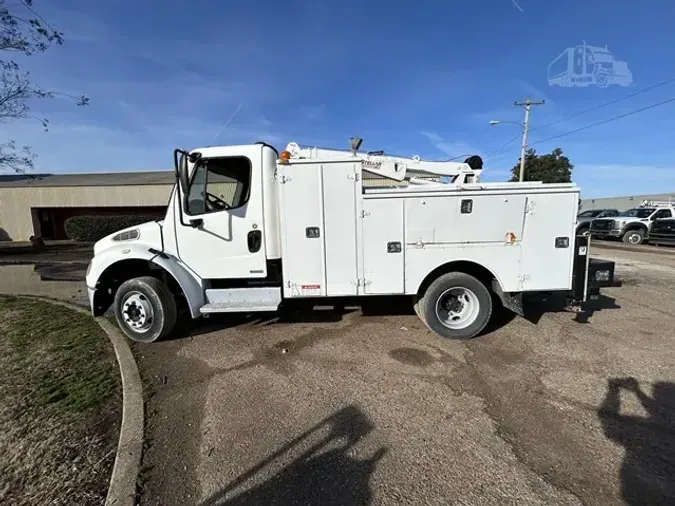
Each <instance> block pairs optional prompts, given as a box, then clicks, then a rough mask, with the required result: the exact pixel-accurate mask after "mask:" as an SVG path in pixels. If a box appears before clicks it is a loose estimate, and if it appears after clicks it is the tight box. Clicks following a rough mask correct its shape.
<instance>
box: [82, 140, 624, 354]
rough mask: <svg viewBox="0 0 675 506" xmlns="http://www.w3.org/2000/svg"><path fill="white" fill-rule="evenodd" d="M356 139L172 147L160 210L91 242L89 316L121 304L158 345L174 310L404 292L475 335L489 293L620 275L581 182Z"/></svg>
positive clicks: (582, 290)
mask: <svg viewBox="0 0 675 506" xmlns="http://www.w3.org/2000/svg"><path fill="white" fill-rule="evenodd" d="M361 142H362V141H361V140H360V139H351V140H350V149H349V150H334V149H321V148H315V147H301V146H299V145H298V144H296V143H290V144H288V146H287V147H286V149H285V150H284V151H282V152H281V153H279V152H278V151H277V150H276V149H275V148H273V147H272V146H270V145H268V144H265V143H256V144H253V145H245V146H217V147H206V148H200V149H195V150H191V151H183V150H176V151H175V152H174V162H175V169H176V185H175V186H174V188H173V190H172V194H171V198H170V201H169V205H168V207H167V212H166V216H165V218H164V220H161V221H157V222H150V223H145V224H143V225H140V226H136V227H131V228H129V229H125V230H122V231H120V232H118V233H116V234H112V235H111V236H109V237H106V238H104V239H102V240H101V241H99V242H98V243H97V244H96V245H95V248H94V253H95V255H94V258H93V259H92V261H91V264H90V266H89V269H88V271H87V286H88V290H89V298H90V302H91V307H92V311H93V313H94V314H95V315H100V314H102V313H104V312H105V311H106V310H107V309H108V308H109V307H110V306H112V308H113V310H114V312H115V315H116V318H117V320H118V322H119V324H120V327H121V328H122V330H123V331H124V332H125V333H126V334H127V336H129V337H130V338H131V339H133V340H136V341H141V342H152V341H155V340H157V339H160V338H162V337H164V336H166V335H168V334H169V333H170V332H171V331H172V329H173V327H174V325H175V323H176V320H177V318H178V316H179V314H180V313H188V314H189V315H190V316H191V317H192V318H199V317H202V316H207V315H209V314H211V313H223V312H225V313H227V312H264V311H276V310H277V309H278V308H279V307H280V305H281V304H282V302H283V301H289V300H292V299H309V300H313V299H322V300H326V299H331V300H332V299H341V298H344V297H368V296H372V295H408V296H410V297H411V300H412V302H413V303H414V305H415V308H416V311H417V313H418V315H419V316H420V318H421V319H422V320H423V321H424V322H425V323H426V324H427V326H428V327H429V328H430V329H431V330H433V331H434V332H436V333H437V334H439V335H440V336H441V337H445V338H457V339H465V338H470V337H474V336H475V335H477V334H478V333H480V332H481V331H482V329H483V328H484V327H485V325H486V324H487V322H488V320H489V318H490V315H491V313H492V300H493V298H492V295H493V294H494V295H496V298H497V299H498V300H500V301H501V302H502V304H504V305H505V306H506V307H509V308H511V309H513V310H515V311H517V312H522V303H521V302H520V297H521V295H522V293H524V292H533V291H552V290H560V291H566V292H569V293H570V294H571V295H572V298H573V299H574V300H576V301H582V300H586V299H587V298H588V297H590V296H592V295H594V294H597V289H598V287H599V286H600V285H603V284H611V283H612V281H613V265H609V264H606V263H605V264H602V265H600V264H596V263H593V262H591V261H590V260H589V257H588V247H587V242H585V243H583V245H581V246H580V245H579V244H577V242H578V241H577V239H576V238H575V219H576V210H577V208H578V197H579V188H578V187H577V186H576V185H573V184H555V185H548V184H542V183H531V182H527V183H482V182H481V181H480V175H481V172H482V160H480V158H479V157H470V158H469V159H467V160H466V161H465V162H461V163H460V162H430V161H424V160H421V159H420V158H419V157H411V158H404V157H394V156H389V155H385V154H384V153H382V152H370V153H363V152H361V151H359V147H360V145H361ZM441 180H443V181H445V182H441ZM585 240H586V241H587V239H585ZM578 246H579V247H578ZM552 266H555V267H553V268H552ZM593 266H594V267H593ZM591 267H592V268H591ZM580 269H581V270H580ZM591 272H592V275H591V278H592V279H590V278H588V276H587V273H591ZM596 272H600V274H599V275H597V276H596ZM587 278H588V279H587ZM589 279H590V282H589V281H588V280H589Z"/></svg>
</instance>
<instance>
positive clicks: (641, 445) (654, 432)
mask: <svg viewBox="0 0 675 506" xmlns="http://www.w3.org/2000/svg"><path fill="white" fill-rule="evenodd" d="M622 390H623V391H625V392H627V393H629V394H633V395H635V396H636V398H637V399H638V400H639V402H640V404H641V405H642V407H643V408H644V410H645V411H646V412H647V416H644V417H643V416H634V415H622V414H621V392H622ZM598 417H599V419H600V422H601V423H602V428H603V431H604V433H605V436H606V437H607V438H608V439H610V440H612V441H614V442H615V443H617V444H620V445H621V446H623V447H624V448H625V452H626V454H625V457H624V461H623V465H622V466H621V493H622V495H623V498H624V499H625V501H626V503H627V504H629V505H631V506H632V505H644V504H675V383H670V382H657V383H654V384H653V385H652V395H651V396H649V395H648V394H647V393H645V392H644V391H643V390H642V388H641V387H640V385H639V383H638V381H637V380H636V379H635V378H612V379H610V380H609V381H608V382H607V394H606V396H605V399H604V401H603V403H602V406H601V407H600V409H599V410H598Z"/></svg>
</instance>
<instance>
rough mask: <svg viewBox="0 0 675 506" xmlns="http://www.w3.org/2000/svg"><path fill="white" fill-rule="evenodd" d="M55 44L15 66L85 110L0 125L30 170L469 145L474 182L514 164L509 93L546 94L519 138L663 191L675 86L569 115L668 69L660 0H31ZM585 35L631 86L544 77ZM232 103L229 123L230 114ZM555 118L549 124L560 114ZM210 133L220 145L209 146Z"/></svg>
mask: <svg viewBox="0 0 675 506" xmlns="http://www.w3.org/2000/svg"><path fill="white" fill-rule="evenodd" d="M35 8H36V9H37V10H38V11H39V12H40V14H42V15H43V16H44V17H45V18H46V19H48V20H49V21H50V23H52V24H53V25H54V26H55V27H57V28H59V29H60V30H62V31H63V32H64V33H65V37H66V44H65V45H64V46H62V47H58V48H54V49H53V50H50V51H48V52H47V53H45V54H42V55H36V56H32V57H30V58H29V59H26V60H25V61H22V63H23V64H24V65H25V67H26V68H28V69H29V70H30V71H31V72H32V74H33V76H34V79H35V80H36V81H37V82H38V83H40V84H42V85H43V86H45V87H48V88H51V89H55V90H59V91H63V92H67V93H72V94H79V93H85V94H87V95H88V96H89V97H90V98H91V105H89V106H88V107H85V108H77V107H75V106H74V105H73V104H72V103H70V102H69V101H68V100H64V99H55V100H52V101H40V102H37V103H35V104H34V105H33V109H32V113H33V114H34V115H36V116H45V117H47V118H49V120H50V122H51V124H50V129H49V131H48V132H44V131H43V130H42V129H41V127H40V125H39V124H37V123H36V122H31V121H22V122H20V123H6V124H3V125H0V129H1V130H2V135H3V136H5V137H10V138H14V139H15V140H16V141H17V142H18V143H21V144H23V143H26V144H31V145H32V146H33V147H34V149H35V151H36V152H37V153H38V154H39V158H38V159H37V160H36V171H39V172H101V171H126V170H158V169H168V168H170V166H171V163H172V162H171V155H172V150H173V148H175V147H185V148H194V147H198V146H203V145H208V144H212V143H220V144H240V143H250V142H255V141H257V140H266V141H269V142H271V143H273V144H275V145H276V146H277V147H279V148H282V147H283V146H285V145H286V143H287V142H289V141H296V142H299V143H301V144H316V145H321V146H330V147H346V145H347V139H348V138H349V137H350V136H360V137H363V138H364V139H365V142H364V149H372V150H375V149H384V150H386V151H388V152H391V153H395V154H400V155H415V154H418V155H420V156H422V157H425V158H430V159H442V158H447V157H455V156H460V155H463V154H466V153H477V154H480V155H482V156H483V157H484V158H485V159H486V167H485V169H486V170H485V176H484V179H485V180H492V181H499V180H505V179H506V178H508V170H509V169H510V167H511V166H513V165H514V164H515V163H516V162H517V159H518V156H519V141H518V140H516V141H514V142H512V143H511V144H509V145H508V146H507V147H505V148H504V149H502V150H501V151H499V152H497V153H495V151H496V150H497V149H498V148H499V147H500V146H503V145H504V143H506V142H507V141H509V140H510V139H513V138H514V137H516V136H517V135H518V133H519V130H518V128H519V127H518V126H517V125H513V124H503V125H498V126H495V127H490V125H489V120H491V119H498V120H503V121H514V122H520V121H522V119H523V111H522V109H520V108H518V107H515V106H514V105H513V102H514V101H515V100H520V99H524V98H526V97H527V96H530V97H532V98H533V99H546V101H547V103H546V105H544V106H541V107H536V108H535V109H534V110H533V113H532V123H531V125H532V131H531V142H532V143H533V144H534V146H533V147H535V148H536V149H537V150H538V151H540V152H550V151H551V150H552V149H553V148H555V147H561V148H562V149H563V150H564V152H565V154H566V155H568V156H569V157H570V159H571V161H572V163H573V164H574V165H575V170H574V180H575V181H576V182H578V183H579V184H580V185H581V187H582V194H583V196H585V197H599V196H612V195H625V194H631V193H655V192H667V191H670V192H673V193H675V142H673V139H674V138H675V121H673V116H674V115H675V102H673V103H670V104H667V105H664V106H662V107H658V108H655V109H652V110H649V111H646V112H644V113H641V114H638V115H634V116H631V117H628V118H625V119H622V120H619V121H615V122H612V123H608V124H605V125H602V126H598V127H596V128H592V129H589V130H587V131H583V132H579V133H576V134H573V135H569V136H566V137H563V138H560V139H558V140H555V141H551V142H539V141H543V140H545V139H547V138H548V137H552V136H554V135H557V134H561V133H564V132H568V131H570V130H572V129H574V128H578V127H581V126H584V125H587V124H590V123H594V122H597V121H600V120H603V119H606V118H610V117H612V116H616V115H619V114H622V113H625V112H629V111H632V110H634V109H637V108H640V107H643V106H646V105H649V104H652V103H656V102H659V101H663V100H666V99H669V98H672V97H675V83H671V84H669V85H665V86H661V87H659V88H657V89H654V90H652V91H649V92H645V93H641V94H639V95H637V96H635V97H633V98H631V99H628V100H624V101H622V102H619V103H616V104H613V105H611V106H608V107H606V108H602V109H598V110H596V111H592V112H590V113H588V114H584V115H582V116H579V117H576V118H573V119H570V120H564V118H566V117H567V116H570V115H572V114H575V113H577V112H579V111H582V110H584V109H587V108H589V107H592V106H594V105H597V104H601V103H604V102H608V101H610V100H614V99H617V98H620V97H622V96H625V95H627V94H629V93H633V92H635V91H638V90H640V89H642V88H646V87H648V86H651V85H654V84H657V83H659V82H661V81H665V80H667V79H670V78H674V77H675V64H674V63H673V62H675V59H674V58H673V53H672V51H673V46H675V32H674V30H673V28H672V20H673V19H675V4H673V2H672V0H645V1H643V2H632V1H631V2H628V1H622V0H594V1H592V2H591V1H588V0H473V1H469V0H465V1H461V2H460V1H456V2H448V1H443V2H442V1H435V2H431V1H426V0H418V1H416V2H400V1H395V0H390V1H382V0H377V1H369V2H357V1H352V0H343V1H340V2H325V1H319V0H315V1H299V0H292V1H273V0H265V1H256V0H251V1H248V2H231V1H230V2H215V1H207V0H193V1H191V2H185V1H180V2H179V1H176V0H165V1H163V2H132V1H130V0H108V1H105V2H85V1H82V0H59V1H58V2H57V1H55V0H51V1H48V0H36V2H35ZM584 40H585V41H586V42H587V43H588V44H589V45H593V46H605V45H607V47H608V49H609V50H610V51H611V52H612V53H613V55H614V56H615V58H616V59H617V60H621V61H624V62H626V63H627V64H628V67H629V69H630V71H631V72H632V75H633V82H632V85H631V86H630V87H619V86H609V87H607V88H604V89H601V88H598V87H595V86H591V87H586V88H582V87H570V88H562V87H554V86H550V85H549V83H548V64H549V63H550V62H551V61H552V60H554V59H555V58H556V57H557V56H558V55H559V54H561V53H562V52H563V51H564V50H565V49H566V48H569V47H574V46H576V45H579V44H582V42H583V41H584ZM235 111H238V112H237V114H236V115H235V116H234V117H233V118H232V119H231V121H230V122H229V124H227V125H226V126H225V128H223V126H224V125H225V123H226V121H227V120H228V119H229V118H230V117H231V116H232V114H233V112H235ZM561 119H563V121H559V122H558V123H556V124H555V125H552V126H550V127H545V125H546V124H548V123H551V122H553V121H557V120H561ZM216 136H217V138H216Z"/></svg>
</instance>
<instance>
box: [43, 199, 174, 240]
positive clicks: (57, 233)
mask: <svg viewBox="0 0 675 506" xmlns="http://www.w3.org/2000/svg"><path fill="white" fill-rule="evenodd" d="M31 211H32V214H33V227H34V231H35V235H38V236H41V237H42V238H43V239H51V240H64V239H68V236H67V235H66V229H65V223H66V220H67V219H68V218H70V217H72V216H149V217H150V218H151V219H158V220H159V219H163V218H164V215H165V214H166V206H143V207H34V208H32V209H31Z"/></svg>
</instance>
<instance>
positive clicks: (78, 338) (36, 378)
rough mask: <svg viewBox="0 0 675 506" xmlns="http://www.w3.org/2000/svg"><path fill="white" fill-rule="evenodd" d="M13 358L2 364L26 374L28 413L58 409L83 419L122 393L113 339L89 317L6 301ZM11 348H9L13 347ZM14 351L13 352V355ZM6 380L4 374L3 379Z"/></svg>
mask: <svg viewBox="0 0 675 506" xmlns="http://www.w3.org/2000/svg"><path fill="white" fill-rule="evenodd" d="M0 314H4V315H8V316H9V317H8V318H6V319H5V321H4V324H3V327H4V329H3V332H2V333H3V334H4V336H3V337H4V341H5V342H4V343H3V344H2V348H3V351H4V353H5V354H9V356H11V358H12V360H11V363H9V364H7V362H8V360H7V358H8V357H7V356H6V357H5V358H3V359H1V360H2V362H3V363H5V364H6V366H8V367H9V368H10V370H13V371H14V372H15V373H20V372H21V373H22V375H24V378H22V385H21V387H22V390H23V394H24V395H25V396H26V397H25V400H26V407H27V408H29V409H36V408H41V407H45V406H53V407H54V408H56V409H58V410H59V411H61V412H63V413H66V414H77V413H82V412H85V411H87V410H89V409H91V408H95V407H97V406H100V404H101V403H103V402H105V400H106V399H108V397H109V396H110V395H111V394H112V393H113V392H114V390H115V388H116V375H115V374H114V373H115V371H114V367H115V364H114V363H113V362H112V361H111V360H109V358H110V356H109V346H108V339H107V337H106V335H105V333H104V332H103V331H102V330H101V328H100V327H99V326H98V324H97V323H96V322H95V321H94V320H93V319H92V318H91V317H89V316H87V315H85V314H81V313H77V312H75V311H73V310H71V309H68V308H65V307H62V306H58V305H55V304H50V303H47V302H42V301H39V300H31V299H23V298H14V297H8V298H0ZM8 344H9V346H7V345H8ZM8 347H9V349H7V348H8ZM0 374H1V373H0Z"/></svg>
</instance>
